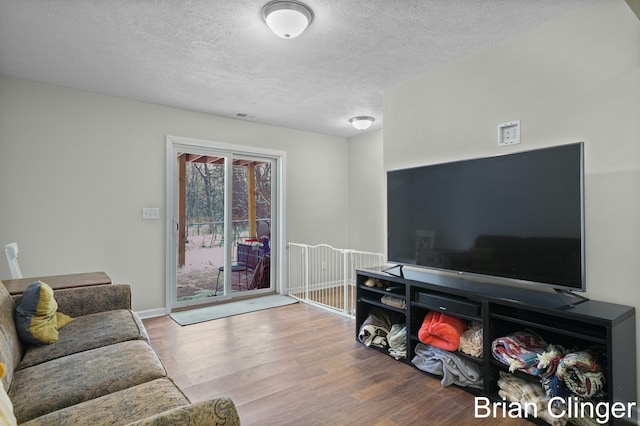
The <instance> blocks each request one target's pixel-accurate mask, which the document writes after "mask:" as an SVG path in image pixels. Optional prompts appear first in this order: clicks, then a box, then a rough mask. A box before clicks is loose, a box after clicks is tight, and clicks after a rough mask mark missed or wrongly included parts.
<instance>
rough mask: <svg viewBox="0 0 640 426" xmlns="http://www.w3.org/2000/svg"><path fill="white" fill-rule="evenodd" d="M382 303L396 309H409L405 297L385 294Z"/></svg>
mask: <svg viewBox="0 0 640 426" xmlns="http://www.w3.org/2000/svg"><path fill="white" fill-rule="evenodd" d="M380 301H381V302H382V303H384V304H385V305H389V306H393V307H395V308H400V309H405V308H406V307H407V302H406V301H405V300H404V298H403V297H394V296H389V295H386V294H385V295H384V296H382V298H381V300H380Z"/></svg>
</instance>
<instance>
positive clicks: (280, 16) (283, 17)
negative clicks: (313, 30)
mask: <svg viewBox="0 0 640 426" xmlns="http://www.w3.org/2000/svg"><path fill="white" fill-rule="evenodd" d="M262 19H264V22H266V23H267V26H268V27H269V29H271V31H273V32H274V34H275V35H277V36H278V37H282V38H296V37H298V36H299V35H300V34H302V32H303V31H304V30H306V29H307V27H308V26H309V24H311V21H313V11H312V10H311V8H310V7H309V6H307V5H306V4H304V3H301V2H299V1H296V0H292V1H281V0H274V1H270V2H269V3H267V4H265V5H264V7H263V8H262Z"/></svg>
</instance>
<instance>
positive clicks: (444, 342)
mask: <svg viewBox="0 0 640 426" xmlns="http://www.w3.org/2000/svg"><path fill="white" fill-rule="evenodd" d="M466 329H467V324H466V323H465V322H464V321H462V320H461V319H460V318H456V317H452V316H451V315H447V314H443V313H441V312H435V311H429V313H428V314H427V315H426V316H425V317H424V320H423V321H422V326H421V327H420V330H419V331H418V339H419V340H420V341H421V342H422V343H425V344H428V345H431V346H435V347H436V348H439V349H444V350H445V351H457V350H458V348H459V347H460V336H461V335H462V333H464V331H465V330H466Z"/></svg>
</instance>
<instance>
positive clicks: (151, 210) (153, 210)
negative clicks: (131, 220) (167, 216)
mask: <svg viewBox="0 0 640 426" xmlns="http://www.w3.org/2000/svg"><path fill="white" fill-rule="evenodd" d="M142 218H143V219H160V209H159V208H157V207H144V208H143V209H142Z"/></svg>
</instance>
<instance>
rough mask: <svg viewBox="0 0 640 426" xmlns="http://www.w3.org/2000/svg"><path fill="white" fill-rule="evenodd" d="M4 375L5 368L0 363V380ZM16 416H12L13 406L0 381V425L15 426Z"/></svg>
mask: <svg viewBox="0 0 640 426" xmlns="http://www.w3.org/2000/svg"><path fill="white" fill-rule="evenodd" d="M5 373H6V367H5V365H4V364H3V363H1V362H0V379H1V378H3V377H4V375H5ZM17 424H18V422H17V421H16V416H15V415H14V414H13V405H12V404H11V400H10V399H9V395H7V391H6V390H5V389H4V385H3V384H2V380H0V425H3V426H16V425H17Z"/></svg>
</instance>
